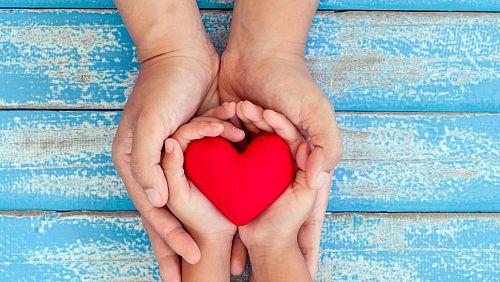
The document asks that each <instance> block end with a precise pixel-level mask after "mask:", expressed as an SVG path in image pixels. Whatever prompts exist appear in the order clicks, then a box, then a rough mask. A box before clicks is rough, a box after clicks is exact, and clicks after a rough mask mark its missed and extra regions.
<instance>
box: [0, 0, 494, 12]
mask: <svg viewBox="0 0 500 282" xmlns="http://www.w3.org/2000/svg"><path fill="white" fill-rule="evenodd" d="M198 6H199V7H200V8H204V9H231V8H232V7H233V1H232V0H198ZM0 7H2V8H94V9H95V8H115V5H114V4H113V1H112V0H30V1H23V0H0ZM318 8H319V9H320V10H408V11H491V12H495V11H500V2H499V1H498V0H435V1H432V0H425V1H422V0H393V1H390V0H357V1H349V0H320V4H319V7H318Z"/></svg>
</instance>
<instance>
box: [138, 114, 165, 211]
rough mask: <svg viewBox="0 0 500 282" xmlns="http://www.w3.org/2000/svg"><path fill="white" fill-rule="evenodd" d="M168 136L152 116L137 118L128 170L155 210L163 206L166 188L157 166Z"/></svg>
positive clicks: (156, 118) (160, 123)
mask: <svg viewBox="0 0 500 282" xmlns="http://www.w3.org/2000/svg"><path fill="white" fill-rule="evenodd" d="M169 134H170V132H167V130H166V129H165V124H164V122H163V121H162V120H160V117H159V116H158V115H156V114H154V113H147V114H143V115H141V116H139V119H138V120H137V124H136V128H135V132H134V139H133V143H132V155H131V169H132V173H133V175H134V178H135V179H136V181H137V182H138V183H139V185H140V186H141V187H142V188H143V189H144V192H145V193H146V195H147V196H148V199H149V201H150V202H151V204H152V205H154V206H156V207H162V206H164V205H165V204H166V203H167V199H168V186H167V180H166V179H165V176H164V175H163V170H162V168H161V166H160V162H161V151H162V148H163V142H164V140H165V139H167V137H168V136H169Z"/></svg>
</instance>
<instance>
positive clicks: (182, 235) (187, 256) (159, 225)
mask: <svg viewBox="0 0 500 282" xmlns="http://www.w3.org/2000/svg"><path fill="white" fill-rule="evenodd" d="M143 217H144V218H145V219H146V220H147V221H148V222H149V223H150V224H151V226H152V227H153V228H154V230H156V232H157V233H158V234H159V235H160V236H161V238H162V239H163V240H164V241H165V243H166V244H167V245H169V246H170V247H171V248H172V250H173V251H174V252H176V253H177V254H179V255H180V256H182V258H183V259H184V260H186V261H187V262H189V263H190V264H195V263H197V262H198V261H199V260H200V257H201V253H200V249H199V248H198V245H196V242H195V241H194V240H193V238H191V236H190V235H189V234H188V233H187V232H186V231H185V230H184V228H183V227H182V224H181V223H180V222H179V221H178V220H177V218H175V216H174V215H173V214H172V213H171V212H170V211H169V210H167V209H166V208H152V209H150V210H149V211H148V212H145V213H143Z"/></svg>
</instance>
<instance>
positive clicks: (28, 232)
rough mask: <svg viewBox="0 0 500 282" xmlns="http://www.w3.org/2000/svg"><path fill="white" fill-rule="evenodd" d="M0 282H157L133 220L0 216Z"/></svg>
mask: <svg viewBox="0 0 500 282" xmlns="http://www.w3.org/2000/svg"><path fill="white" fill-rule="evenodd" d="M0 238H2V239H1V240H0V280H1V281H68V280H73V279H76V278H77V279H78V280H79V281H139V280H140V281H158V280H159V274H158V270H157V264H156V261H155V260H154V258H153V253H152V250H151V247H150V245H149V241H148V238H147V235H146V234H145V232H144V230H143V229H142V226H141V222H140V220H139V219H138V218H137V217H135V216H133V215H128V216H126V215H125V216H122V217H115V216H104V215H102V216H86V215H69V216H68V215H64V214H58V213H47V214H35V215H27V216H18V215H1V216H0Z"/></svg>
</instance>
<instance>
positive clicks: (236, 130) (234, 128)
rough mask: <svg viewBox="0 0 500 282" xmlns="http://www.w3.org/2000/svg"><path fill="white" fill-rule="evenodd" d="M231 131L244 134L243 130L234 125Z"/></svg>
mask: <svg viewBox="0 0 500 282" xmlns="http://www.w3.org/2000/svg"><path fill="white" fill-rule="evenodd" d="M233 132H234V133H236V134H238V135H245V132H244V131H243V130H241V129H239V128H237V127H236V126H234V127H233Z"/></svg>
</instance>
